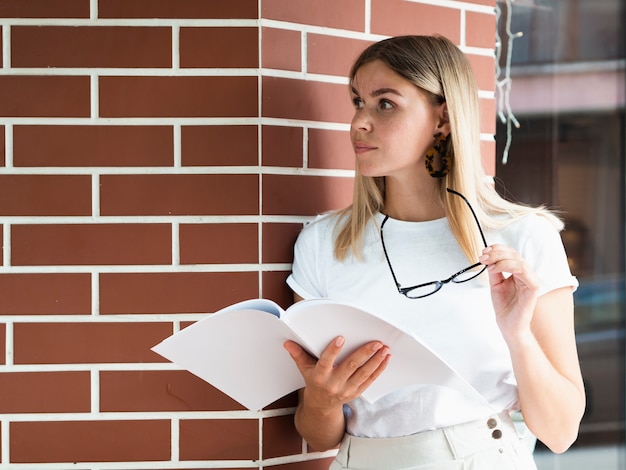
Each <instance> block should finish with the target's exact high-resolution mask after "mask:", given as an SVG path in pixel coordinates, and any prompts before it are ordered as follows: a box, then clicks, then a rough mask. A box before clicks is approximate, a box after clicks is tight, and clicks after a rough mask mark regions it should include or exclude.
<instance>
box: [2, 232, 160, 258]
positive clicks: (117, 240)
mask: <svg viewBox="0 0 626 470" xmlns="http://www.w3.org/2000/svg"><path fill="white" fill-rule="evenodd" d="M11 249H12V251H11V263H12V264H13V265H14V266H55V265H111V264H116V265H133V264H137V265H149V264H171V262H172V229H171V227H170V225H168V224H87V225H82V224H68V225H14V226H12V227H11Z"/></svg>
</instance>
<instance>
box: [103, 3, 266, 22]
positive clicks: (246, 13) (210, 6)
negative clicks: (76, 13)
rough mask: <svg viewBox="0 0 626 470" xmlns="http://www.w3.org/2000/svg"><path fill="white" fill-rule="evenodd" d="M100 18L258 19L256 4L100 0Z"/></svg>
mask: <svg viewBox="0 0 626 470" xmlns="http://www.w3.org/2000/svg"><path fill="white" fill-rule="evenodd" d="M98 17H99V18H196V19H219V18H224V19H233V18H237V19H257V18H258V6H257V0H228V1H227V2H224V1H223V0H176V1H175V2H172V1H171V0H133V1H132V2H129V1H128V0H98Z"/></svg>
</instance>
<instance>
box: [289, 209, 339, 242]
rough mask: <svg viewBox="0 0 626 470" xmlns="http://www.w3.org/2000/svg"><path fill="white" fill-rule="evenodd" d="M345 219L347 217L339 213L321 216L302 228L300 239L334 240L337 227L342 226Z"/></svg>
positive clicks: (328, 213)
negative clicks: (320, 238) (327, 238)
mask: <svg viewBox="0 0 626 470" xmlns="http://www.w3.org/2000/svg"><path fill="white" fill-rule="evenodd" d="M344 218H345V215H342V214H340V213H339V212H327V213H324V214H319V215H317V216H315V217H314V218H313V219H311V220H310V221H308V222H307V223H306V224H305V225H304V227H303V228H302V232H301V233H300V238H303V237H304V238H307V237H308V238H311V237H324V238H325V237H331V238H332V236H333V234H334V232H335V231H336V229H337V227H338V226H340V224H341V222H342V220H343V219H344Z"/></svg>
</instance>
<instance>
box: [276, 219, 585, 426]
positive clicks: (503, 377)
mask: <svg viewBox="0 0 626 470" xmlns="http://www.w3.org/2000/svg"><path fill="white" fill-rule="evenodd" d="M383 218H384V216H383V215H382V214H377V216H376V218H375V221H371V222H370V223H369V225H368V226H367V228H366V231H365V233H364V238H363V241H364V242H363V247H364V258H363V260H358V259H356V258H355V257H353V256H352V255H349V256H348V258H347V259H346V260H345V261H342V262H339V261H337V260H336V259H335V257H334V256H333V249H334V228H335V222H336V220H337V216H336V215H334V214H327V215H323V216H319V217H317V219H316V220H315V221H313V222H312V223H310V224H308V225H307V226H306V227H305V228H304V230H303V231H302V233H301V234H300V236H299V237H298V240H297V242H296V245H295V257H294V263H293V270H292V273H291V275H290V276H289V278H288V279H287V283H288V285H289V286H290V287H291V288H292V290H293V291H294V292H296V293H297V294H298V295H300V296H301V297H303V298H305V299H310V298H328V299H333V300H338V301H346V302H350V303H352V304H354V305H357V306H360V307H362V308H363V309H365V310H367V311H369V312H372V313H374V314H376V315H379V316H381V317H384V318H388V319H390V320H392V321H393V322H394V323H395V324H397V325H401V326H403V327H404V328H405V330H406V331H407V332H409V333H414V334H416V335H417V336H419V337H420V338H421V339H422V340H424V341H425V342H426V343H427V344H428V345H429V346H430V347H431V348H432V349H433V350H434V351H436V352H437V353H438V354H439V355H441V356H442V357H443V358H444V359H445V360H446V361H447V362H448V363H449V364H450V365H451V366H452V367H453V368H454V369H455V370H456V371H457V372H459V373H460V374H461V375H462V376H463V377H464V378H465V379H466V380H467V381H469V382H470V383H471V384H472V385H473V386H474V388H476V390H478V391H479V392H480V393H481V394H482V396H483V397H484V398H485V399H486V401H487V402H488V403H489V406H488V405H487V404H486V403H481V402H480V401H478V400H477V399H472V398H469V397H466V396H464V395H462V394H461V393H460V392H456V391H454V390H452V389H449V388H445V387H440V386H435V385H420V386H412V387H406V388H403V389H401V390H398V391H396V392H394V393H391V394H389V395H387V396H385V397H383V398H381V399H379V400H378V401H376V402H375V403H373V404H369V403H367V402H366V401H365V400H363V399H360V398H359V399H356V400H354V401H352V402H350V403H349V404H348V405H346V406H345V407H344V411H345V414H346V421H347V431H348V433H350V434H352V435H354V436H359V437H395V436H404V435H409V434H414V433H418V432H422V431H426V430H431V429H435V428H440V427H444V426H449V425H453V424H458V423H463V422H467V421H471V420H475V419H481V418H483V417H485V416H488V415H491V414H494V413H497V412H500V411H503V410H517V409H519V404H518V397H517V385H516V381H515V377H514V375H513V369H512V365H511V360H510V356H509V351H508V348H507V346H506V343H505V342H504V339H503V338H502V335H501V333H500V330H499V329H498V326H497V324H496V321H495V314H494V310H493V306H492V303H491V298H490V293H489V285H488V279H487V274H486V273H483V274H481V275H480V276H479V277H477V278H475V279H473V280H471V281H468V282H465V283H462V284H454V283H448V284H446V285H444V286H443V287H442V288H441V290H440V291H439V292H437V293H435V294H433V295H431V296H429V297H425V298H421V299H407V298H406V297H405V296H403V295H401V294H399V293H398V291H397V289H396V286H395V284H394V282H393V278H392V276H391V272H390V270H389V266H388V265H387V262H386V260H385V257H384V253H383V250H382V245H381V240H380V232H379V227H380V224H381V222H382V220H383ZM384 236H385V244H386V246H387V252H388V255H389V259H390V260H391V264H392V266H393V269H394V272H395V274H396V277H397V279H398V282H399V283H400V284H401V285H402V286H403V287H404V286H414V285H418V284H422V283H426V282H430V281H435V280H443V279H447V278H449V277H450V276H452V275H453V274H454V273H456V272H458V271H460V270H461V269H463V268H465V267H467V266H469V265H470V264H473V263H469V262H468V260H467V258H466V256H465V255H464V254H463V252H462V251H461V248H460V247H459V245H458V243H457V241H456V239H455V238H454V235H453V234H452V231H451V230H450V228H449V225H448V222H447V219H438V220H433V221H428V222H405V221H400V220H396V219H391V218H390V219H389V220H387V222H386V223H385V226H384ZM485 237H486V239H487V243H488V244H489V245H492V244H496V243H498V244H503V245H507V246H510V247H513V248H515V249H516V250H517V251H518V252H520V253H521V255H522V256H523V257H524V259H525V260H526V261H527V262H528V263H529V264H530V266H531V267H532V269H533V270H534V271H535V272H536V274H537V275H538V276H539V278H540V282H541V290H540V295H541V294H544V293H546V292H549V291H551V290H553V289H557V288H559V287H565V286H572V287H574V288H575V287H576V286H577V285H578V283H577V281H576V279H575V278H574V277H573V276H572V275H571V273H570V270H569V267H568V264H567V259H566V255H565V251H564V249H563V244H562V242H561V238H560V236H559V233H558V232H557V230H556V229H555V228H554V227H553V226H552V225H551V224H550V222H549V221H548V220H546V219H545V218H543V217H541V216H539V215H527V216H524V217H522V218H520V219H519V220H517V221H515V222H513V223H511V224H509V225H507V226H506V227H505V228H504V229H501V230H497V231H495V230H491V231H487V232H485ZM477 258H478V255H477ZM477 261H478V259H476V262H477ZM553 314H554V315H559V312H553ZM348 334H349V332H346V335H348ZM391 360H393V351H391Z"/></svg>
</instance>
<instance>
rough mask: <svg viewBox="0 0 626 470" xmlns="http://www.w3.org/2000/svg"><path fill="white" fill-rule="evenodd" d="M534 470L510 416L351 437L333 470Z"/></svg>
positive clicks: (500, 415) (501, 414)
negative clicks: (401, 433) (418, 430)
mask: <svg viewBox="0 0 626 470" xmlns="http://www.w3.org/2000/svg"><path fill="white" fill-rule="evenodd" d="M340 469H348V470H491V469H494V470H536V469H537V467H536V465H535V462H534V460H533V457H532V454H531V453H530V451H529V450H528V448H527V446H526V445H525V444H524V443H523V442H522V441H521V439H520V438H519V436H518V434H517V431H516V430H515V426H514V425H513V421H512V420H511V418H510V416H509V414H508V413H507V412H502V413H500V414H498V415H494V416H491V417H488V418H485V419H482V420H477V421H472V422H469V423H463V424H458V425H455V426H449V427H446V428H442V429H436V430H434V431H428V432H423V433H418V434H414V435H411V436H403V437H392V438H382V439H379V438H360V437H354V436H350V435H347V434H346V436H345V438H344V440H343V441H342V443H341V446H340V448H339V452H338V453H337V457H336V459H335V461H334V462H333V463H332V464H331V466H330V470H340Z"/></svg>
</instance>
